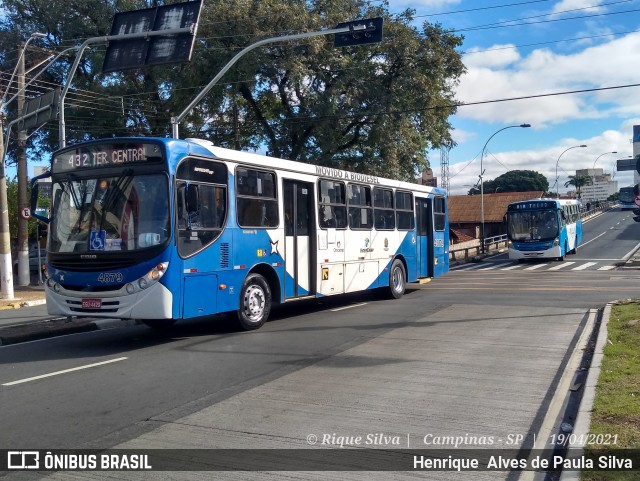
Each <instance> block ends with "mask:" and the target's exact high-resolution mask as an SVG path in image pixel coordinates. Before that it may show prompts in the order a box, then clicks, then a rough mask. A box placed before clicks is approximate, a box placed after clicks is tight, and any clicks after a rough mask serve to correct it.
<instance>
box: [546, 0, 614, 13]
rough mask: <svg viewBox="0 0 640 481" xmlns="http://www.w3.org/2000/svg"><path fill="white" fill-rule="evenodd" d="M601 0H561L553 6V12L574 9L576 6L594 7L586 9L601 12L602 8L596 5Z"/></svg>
mask: <svg viewBox="0 0 640 481" xmlns="http://www.w3.org/2000/svg"><path fill="white" fill-rule="evenodd" d="M600 3H602V0H561V1H560V2H558V3H556V4H555V5H554V7H553V10H552V12H553V13H560V12H565V11H567V10H575V9H578V8H587V7H594V8H590V9H589V10H586V11H588V12H601V11H604V8H602V7H600V6H598V5H599V4H600Z"/></svg>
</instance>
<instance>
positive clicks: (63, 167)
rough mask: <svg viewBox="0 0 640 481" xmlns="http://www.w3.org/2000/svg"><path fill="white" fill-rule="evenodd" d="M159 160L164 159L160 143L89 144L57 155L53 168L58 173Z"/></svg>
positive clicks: (54, 158)
mask: <svg viewBox="0 0 640 481" xmlns="http://www.w3.org/2000/svg"><path fill="white" fill-rule="evenodd" d="M159 160H162V150H161V148H160V145H158V144H151V143H144V142H134V143H131V142H127V143H106V144H89V145H84V146H82V147H78V148H71V149H68V150H65V151H63V152H60V153H59V154H57V155H55V156H54V157H53V163H52V169H51V170H52V172H53V173H54V174H56V173H60V172H71V171H78V170H84V169H92V168H95V167H113V166H124V165H128V164H138V163H148V162H154V161H159Z"/></svg>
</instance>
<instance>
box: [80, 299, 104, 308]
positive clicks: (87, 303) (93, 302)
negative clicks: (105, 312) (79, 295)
mask: <svg viewBox="0 0 640 481" xmlns="http://www.w3.org/2000/svg"><path fill="white" fill-rule="evenodd" d="M82 308H83V309H100V308H102V299H82Z"/></svg>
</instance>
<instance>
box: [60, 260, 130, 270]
mask: <svg viewBox="0 0 640 481" xmlns="http://www.w3.org/2000/svg"><path fill="white" fill-rule="evenodd" d="M49 264H50V265H51V267H54V268H56V269H60V270H65V271H72V272H88V271H108V270H113V269H125V268H127V267H131V266H134V265H135V264H136V260H135V259H92V260H91V262H87V261H86V259H65V260H64V261H54V260H52V261H50V262H49Z"/></svg>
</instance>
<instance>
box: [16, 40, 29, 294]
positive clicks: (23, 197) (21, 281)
mask: <svg viewBox="0 0 640 481" xmlns="http://www.w3.org/2000/svg"><path fill="white" fill-rule="evenodd" d="M18 48H19V49H20V51H21V52H25V53H26V51H25V48H26V46H25V43H24V42H21V43H20V45H19V46H18ZM25 57H26V55H21V56H20V60H19V61H18V75H17V77H18V78H17V81H18V115H21V113H22V109H23V108H24V99H25V96H24V83H25V66H24V58H25ZM26 148H27V134H26V132H25V131H24V130H20V131H18V150H17V159H18V212H19V213H20V214H18V246H17V247H18V285H19V286H28V285H29V284H30V282H31V280H30V279H29V220H28V219H26V218H24V217H23V215H22V214H21V213H22V212H23V211H24V209H25V208H28V207H29V204H28V202H27V152H26Z"/></svg>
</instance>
